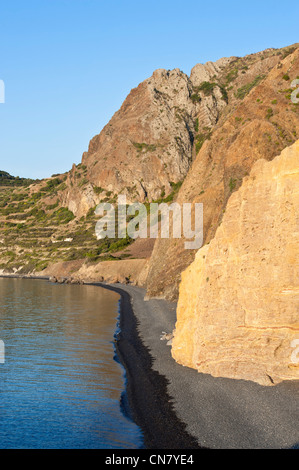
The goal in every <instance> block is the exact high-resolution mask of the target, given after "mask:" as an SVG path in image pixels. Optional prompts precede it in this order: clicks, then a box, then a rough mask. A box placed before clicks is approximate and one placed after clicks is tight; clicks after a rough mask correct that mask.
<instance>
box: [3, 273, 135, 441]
mask: <svg viewBox="0 0 299 470" xmlns="http://www.w3.org/2000/svg"><path fill="white" fill-rule="evenodd" d="M118 314H119V295H118V294H117V293H115V292H111V291H108V290H105V289H103V288H101V287H98V286H86V285H84V286H78V285H61V284H51V283H49V282H47V281H42V280H32V279H5V278H2V279H1V278H0V340H2V341H4V343H5V363H4V364H0V448H2V449H11V448H13V449H19V448H27V449H28V448H29V449H34V448H39V449H42V448H50V449H53V448H54V449H69V448H71V449H80V448H81V449H82V448H85V449H90V448H97V449H135V448H140V447H142V433H141V431H140V429H139V428H138V427H137V425H136V424H135V423H133V421H132V420H131V419H130V418H129V416H128V414H127V413H125V412H124V410H123V408H122V406H121V397H122V395H123V394H124V390H125V377H124V370H123V368H122V366H121V365H120V364H119V363H118V362H117V360H116V358H115V350H114V335H115V331H116V328H117V318H118Z"/></svg>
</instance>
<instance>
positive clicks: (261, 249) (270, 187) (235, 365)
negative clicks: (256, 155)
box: [172, 140, 299, 385]
mask: <svg viewBox="0 0 299 470" xmlns="http://www.w3.org/2000/svg"><path fill="white" fill-rule="evenodd" d="M298 208H299V140H297V142H296V143H295V144H293V145H292V146H291V147H288V148H286V149H285V150H283V152H282V153H281V155H279V156H277V157H276V158H274V160H273V161H271V162H267V161H265V160H258V161H257V162H256V163H255V164H254V166H253V168H252V170H251V172H250V176H247V177H245V178H244V181H243V184H242V185H241V187H240V188H239V189H238V191H236V192H235V193H234V194H232V195H231V197H230V198H229V200H228V203H227V207H226V211H225V214H224V216H223V220H222V222H221V225H220V226H219V227H218V229H217V231H216V234H215V237H214V238H213V239H212V240H211V242H210V243H209V244H207V245H206V246H204V247H203V248H201V249H200V250H199V251H198V252H197V254H196V257H195V260H194V262H193V263H192V264H191V265H190V266H189V267H188V268H187V269H186V270H185V271H184V272H183V274H182V282H181V284H180V294H179V302H178V310H177V323H176V330H175V337H174V340H173V346H172V355H173V357H174V358H175V360H176V361H178V362H179V363H180V364H183V365H185V366H189V367H192V368H195V369H197V370H198V371H199V372H204V373H208V374H211V375H213V376H224V377H230V378H237V379H250V380H254V381H256V382H258V383H260V384H263V385H271V384H273V383H277V382H280V381H282V380H288V379H299V359H298V361H296V360H292V357H293V355H294V354H295V352H296V351H295V349H294V347H295V343H292V342H293V341H294V340H298V342H299V209H298ZM295 355H296V354H295Z"/></svg>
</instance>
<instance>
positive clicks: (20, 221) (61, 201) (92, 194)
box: [0, 46, 299, 298]
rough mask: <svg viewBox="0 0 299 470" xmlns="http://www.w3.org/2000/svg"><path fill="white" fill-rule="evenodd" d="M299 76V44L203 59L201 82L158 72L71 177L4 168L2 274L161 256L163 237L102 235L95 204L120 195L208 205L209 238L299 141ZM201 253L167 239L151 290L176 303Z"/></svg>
mask: <svg viewBox="0 0 299 470" xmlns="http://www.w3.org/2000/svg"><path fill="white" fill-rule="evenodd" d="M298 74H299V70H298V49H297V46H292V47H289V48H283V49H280V50H275V49H269V50H267V51H264V52H260V53H256V54H251V55H249V56H246V57H244V58H237V57H230V58H224V59H220V60H218V61H217V62H215V63H212V62H208V63H206V64H204V65H202V64H197V65H196V66H195V67H194V68H193V69H192V71H191V74H190V77H188V76H187V75H186V74H185V73H183V72H181V71H180V70H179V69H174V70H172V71H170V70H168V71H167V70H164V69H160V70H156V71H155V72H154V73H153V75H152V77H150V78H149V79H147V80H145V81H144V82H143V83H141V84H140V85H139V86H138V87H137V88H135V89H133V90H132V91H131V93H130V94H129V95H128V97H127V99H126V100H125V102H124V103H123V105H122V106H121V108H120V110H119V111H117V112H116V113H115V115H114V116H113V117H112V119H111V120H110V122H109V123H108V124H107V125H106V126H105V127H104V129H103V130H102V132H101V133H100V134H99V135H97V136H95V137H94V138H93V139H92V140H91V141H90V144H89V148H88V151H87V152H85V153H84V154H83V157H82V162H81V163H79V164H77V165H75V164H74V165H73V167H72V169H71V170H70V171H69V172H67V173H65V174H62V175H59V174H57V175H53V176H52V177H51V178H49V179H46V180H43V181H30V180H23V179H21V178H20V179H17V178H11V177H10V175H7V174H6V175H5V174H4V175H2V177H1V178H0V186H1V191H0V259H1V266H0V269H2V270H6V271H11V272H12V271H18V272H41V271H42V270H44V269H46V268H47V267H48V266H49V265H52V264H53V263H60V264H59V266H61V263H63V262H65V261H67V262H69V263H75V265H72V268H70V269H72V270H73V271H72V272H73V273H75V271H76V270H78V269H79V268H80V267H81V265H82V263H83V262H84V263H87V264H88V265H90V264H92V267H95V266H96V263H99V262H101V261H104V260H105V261H107V260H113V262H114V260H119V259H121V260H124V259H126V258H137V259H138V258H140V259H147V258H149V257H150V255H151V251H152V247H153V243H152V241H149V240H145V241H142V240H138V241H136V242H134V243H133V245H131V242H132V240H131V239H128V238H127V239H125V240H117V239H114V240H104V241H103V240H97V239H96V236H95V225H96V222H97V217H96V216H95V214H94V210H95V207H96V206H97V204H98V203H99V202H110V203H112V204H115V203H116V202H117V196H118V194H126V195H127V200H128V202H130V201H143V202H147V203H148V202H150V201H157V200H158V201H166V202H171V201H174V200H175V199H176V197H178V201H181V202H188V201H191V202H195V201H198V200H200V201H203V202H204V217H205V233H204V236H205V242H208V241H209V240H210V239H211V238H212V237H213V236H214V234H215V230H216V228H217V226H218V224H219V222H220V221H221V216H222V214H223V211H224V210H225V205H226V201H227V199H228V197H229V196H230V193H231V191H233V190H235V189H236V188H237V187H238V186H239V185H240V183H241V180H242V178H243V176H244V175H245V174H246V173H247V172H248V171H249V170H250V168H251V166H252V164H253V162H254V161H255V160H257V159H258V158H260V157H261V156H263V157H265V158H267V159H271V158H273V157H274V155H276V153H277V151H278V150H281V149H282V148H284V147H285V146H287V145H289V144H290V143H291V142H292V141H294V139H295V138H296V134H297V133H298V106H297V105H292V104H291V103H290V83H291V80H292V79H293V78H296V76H297V75H298ZM1 181H2V183H3V184H2V183H1ZM183 181H184V183H183ZM182 183H183V184H182ZM179 188H181V189H180V190H179ZM178 191H179V192H178ZM129 245H130V246H129ZM194 254H195V253H194V252H190V251H189V250H184V249H183V243H182V241H180V240H176V241H168V240H161V241H159V240H158V241H157V243H156V244H155V249H154V254H153V257H152V261H151V265H150V274H149V277H148V293H149V295H153V296H155V295H163V296H167V297H168V298H176V296H177V286H178V282H179V279H180V273H181V271H182V270H183V269H184V268H185V267H186V266H187V265H188V264H190V262H191V261H192V260H193V258H194ZM79 261H80V263H79V264H78V262H79ZM79 265H80V266H79ZM49 269H50V268H49ZM57 269H60V268H57ZM113 269H115V268H113ZM130 269H131V268H130ZM50 271H51V269H50ZM83 271H84V270H83ZM83 271H82V270H81V271H80V272H83ZM95 271H98V272H102V270H101V269H100V270H97V269H95ZM45 272H46V271H45ZM51 272H53V271H51ZM113 272H114V271H113ZM122 272H123V268H122ZM130 276H131V271H130V273H128V278H131V277H130ZM142 278H144V276H142Z"/></svg>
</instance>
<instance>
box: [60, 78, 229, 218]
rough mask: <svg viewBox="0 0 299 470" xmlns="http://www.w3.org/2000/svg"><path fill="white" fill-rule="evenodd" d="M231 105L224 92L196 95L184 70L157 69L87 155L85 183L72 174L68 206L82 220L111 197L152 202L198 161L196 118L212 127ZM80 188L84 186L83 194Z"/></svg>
mask: <svg viewBox="0 0 299 470" xmlns="http://www.w3.org/2000/svg"><path fill="white" fill-rule="evenodd" d="M226 104H227V103H226V101H225V99H224V96H223V94H222V93H221V92H220V90H219V89H217V90H215V93H214V94H213V98H212V97H211V96H203V97H202V99H201V98H200V97H199V95H197V94H196V93H195V92H194V85H193V83H192V81H191V80H190V78H189V77H188V76H187V75H186V74H184V73H183V72H181V71H180V70H179V69H174V70H171V71H170V70H169V71H167V70H164V69H159V70H156V71H155V72H154V73H153V75H152V77H150V78H149V79H147V80H145V81H144V82H143V83H141V84H140V85H139V86H138V87H137V88H135V89H133V90H132V91H131V93H130V94H129V95H128V97H127V98H126V100H125V101H124V103H123V105H122V106H121V108H120V110H119V111H117V112H116V113H115V115H114V116H113V117H112V119H111V120H110V122H109V123H108V124H107V125H106V126H105V128H104V129H103V130H102V132H101V133H100V134H99V135H97V136H95V137H94V138H93V139H92V140H91V141H90V144H89V148H88V152H85V153H84V154H83V158H82V164H81V166H83V168H86V169H87V171H86V173H85V180H84V183H85V184H82V181H83V180H81V181H77V180H76V173H77V169H76V167H73V169H72V171H71V172H70V173H69V178H68V183H69V184H68V187H69V192H68V193H67V194H66V199H65V200H64V203H65V204H67V205H68V207H69V209H71V210H72V211H73V212H74V213H75V214H76V215H78V216H81V215H82V214H84V213H85V212H86V210H88V208H90V207H93V206H94V205H95V204H96V203H97V202H98V201H99V200H100V198H97V197H96V196H95V194H94V191H93V188H95V191H98V194H101V196H102V197H105V196H106V194H107V193H108V194H111V193H112V194H113V195H114V194H126V196H127V199H128V201H132V202H133V201H134V202H136V201H145V200H148V201H152V200H155V199H158V198H160V197H161V195H162V196H163V195H167V194H169V193H170V192H171V183H178V182H179V181H182V180H183V179H184V178H185V176H186V174H187V172H188V170H189V168H190V165H191V163H192V159H193V157H194V136H195V134H196V129H197V131H198V126H199V124H198V122H197V120H196V117H197V115H198V114H199V113H204V114H205V115H206V116H207V118H204V119H203V121H202V122H201V124H203V125H212V124H213V123H215V121H216V120H217V117H218V114H219V112H220V110H221V109H223V107H225V106H226ZM78 184H79V185H80V184H81V186H80V188H79V191H78Z"/></svg>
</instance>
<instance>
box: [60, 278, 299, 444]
mask: <svg viewBox="0 0 299 470" xmlns="http://www.w3.org/2000/svg"><path fill="white" fill-rule="evenodd" d="M87 285H88V284H87ZM89 285H93V286H98V287H101V288H105V289H106V290H113V291H115V292H116V293H117V294H119V295H120V296H121V300H120V317H119V330H118V331H117V335H116V353H117V356H118V359H119V360H120V362H121V363H122V364H123V366H124V367H125V370H126V393H124V394H122V403H121V407H122V409H123V410H125V413H126V414H129V415H131V416H132V418H133V420H134V421H135V423H136V424H137V425H138V426H139V428H140V429H141V430H142V435H143V440H144V447H145V448H148V449H154V448H156V449H175V448H176V449H197V448H243V449H245V448H297V447H298V443H299V435H298V419H299V383H298V382H292V381H290V382H283V383H281V384H279V385H276V386H275V387H263V386H260V385H258V384H256V383H254V382H250V381H244V380H232V379H223V378H213V377H211V376H209V375H206V374H199V373H197V372H196V371H195V370H193V369H190V368H187V367H183V366H180V365H179V364H177V363H176V362H175V361H174V360H173V358H172V357H171V350H170V347H169V346H168V345H167V344H166V342H165V341H161V340H160V337H161V334H162V332H171V331H172V330H173V328H174V326H175V321H176V304H175V303H170V302H168V301H165V300H161V299H151V300H149V301H145V300H144V297H145V290H144V289H142V288H140V287H135V286H131V285H123V284H109V285H108V284H104V283H91V284H89ZM65 287H67V286H65ZM83 287H84V286H83ZM61 288H62V289H63V288H64V286H61ZM72 288H73V289H76V288H77V286H72ZM80 288H81V286H80Z"/></svg>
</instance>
